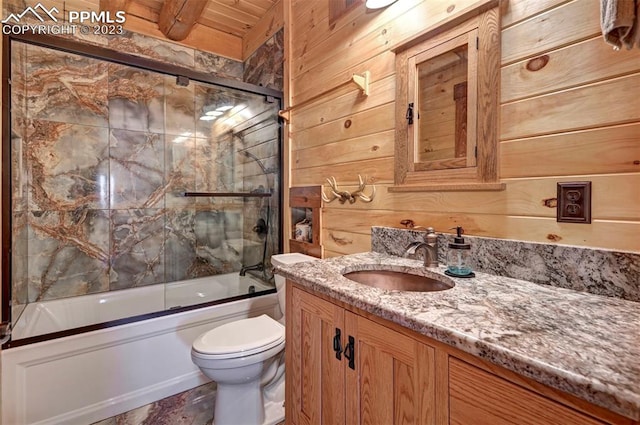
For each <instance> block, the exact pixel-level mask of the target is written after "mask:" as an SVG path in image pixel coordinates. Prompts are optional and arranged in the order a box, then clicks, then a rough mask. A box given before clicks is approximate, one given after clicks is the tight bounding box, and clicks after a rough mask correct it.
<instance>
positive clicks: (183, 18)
mask: <svg viewBox="0 0 640 425" xmlns="http://www.w3.org/2000/svg"><path fill="white" fill-rule="evenodd" d="M206 5H207V2H206V1H202V0H165V2H164V4H163V5H162V9H161V10H160V17H159V19H158V28H160V31H162V33H163V34H164V35H165V36H166V37H167V38H169V39H171V40H176V41H182V40H184V39H185V38H187V36H188V35H189V33H190V32H191V30H192V29H193V26H194V25H195V24H196V22H197V21H198V18H200V15H202V12H203V11H204V8H205V6H206Z"/></svg>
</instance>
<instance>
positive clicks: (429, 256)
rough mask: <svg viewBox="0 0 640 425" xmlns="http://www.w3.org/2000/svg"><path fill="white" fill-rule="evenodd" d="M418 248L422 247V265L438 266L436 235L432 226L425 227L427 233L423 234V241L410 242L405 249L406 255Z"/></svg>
mask: <svg viewBox="0 0 640 425" xmlns="http://www.w3.org/2000/svg"><path fill="white" fill-rule="evenodd" d="M419 249H424V266H425V267H438V235H437V234H436V232H435V231H434V230H433V227H427V233H426V234H425V235H424V242H421V241H415V242H411V243H410V244H409V246H407V248H406V249H405V252H404V254H405V256H406V255H413V254H415V253H416V251H418V250H419Z"/></svg>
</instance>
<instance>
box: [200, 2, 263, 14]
mask: <svg viewBox="0 0 640 425" xmlns="http://www.w3.org/2000/svg"><path fill="white" fill-rule="evenodd" d="M262 3H263V4H262V5H261V4H258V3H257V2H256V1H255V0H251V1H237V0H209V3H208V4H207V8H206V9H205V14H206V11H207V10H216V9H217V8H218V7H219V6H220V5H222V6H226V7H232V8H234V9H237V10H240V11H242V12H245V13H248V14H250V15H252V16H255V17H256V19H259V18H260V17H261V16H262V15H264V14H265V13H266V12H267V10H269V9H270V8H271V7H272V5H273V4H274V3H275V2H274V1H271V0H267V1H264V2H262ZM264 5H266V6H267V7H266V8H265V7H264Z"/></svg>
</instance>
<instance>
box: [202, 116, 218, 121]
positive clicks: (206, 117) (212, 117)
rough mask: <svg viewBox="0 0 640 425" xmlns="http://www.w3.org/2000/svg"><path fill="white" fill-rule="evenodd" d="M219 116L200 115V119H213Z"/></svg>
mask: <svg viewBox="0 0 640 425" xmlns="http://www.w3.org/2000/svg"><path fill="white" fill-rule="evenodd" d="M216 118H218V117H215V116H213V115H203V116H201V117H200V121H213V120H215V119H216Z"/></svg>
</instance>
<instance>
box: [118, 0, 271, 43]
mask: <svg viewBox="0 0 640 425" xmlns="http://www.w3.org/2000/svg"><path fill="white" fill-rule="evenodd" d="M276 1H277V0H194V1H184V0H177V1H176V0H167V1H165V0H131V1H130V2H127V3H128V4H127V6H126V9H125V11H126V12H127V14H130V15H135V16H138V17H140V18H143V19H146V20H149V21H152V22H155V23H157V22H158V19H159V16H160V12H161V10H162V7H163V5H164V4H165V3H167V4H173V5H174V8H177V9H183V8H187V9H190V10H197V9H199V8H200V7H202V12H201V14H200V16H199V17H197V18H196V22H197V23H199V24H201V25H204V26H206V27H209V28H213V29H215V30H218V31H222V32H226V33H228V34H232V35H235V36H236V37H240V38H242V37H244V36H245V35H246V34H247V32H248V31H250V30H251V29H252V28H253V27H254V26H255V25H256V24H257V23H258V22H259V21H260V19H262V17H263V16H265V15H266V13H267V12H268V11H269V9H271V8H272V7H273V5H274V4H275V3H276ZM110 2H112V0H111V1H110Z"/></svg>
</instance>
